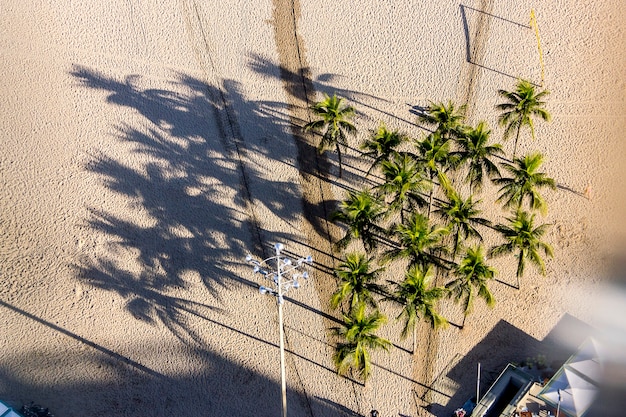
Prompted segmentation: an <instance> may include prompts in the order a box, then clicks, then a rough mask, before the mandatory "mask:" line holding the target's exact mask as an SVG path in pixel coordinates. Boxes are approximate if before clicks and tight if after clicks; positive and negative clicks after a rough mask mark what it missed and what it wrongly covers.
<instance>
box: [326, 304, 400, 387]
mask: <svg viewBox="0 0 626 417" xmlns="http://www.w3.org/2000/svg"><path fill="white" fill-rule="evenodd" d="M386 321H387V319H386V317H385V316H383V315H382V314H381V313H380V312H379V311H378V310H376V311H374V312H373V313H372V314H369V315H367V314H366V312H365V304H359V305H358V306H357V307H356V308H354V309H352V310H351V311H350V314H348V315H344V316H343V324H342V326H341V327H337V328H334V329H333V330H334V332H335V333H336V334H337V335H339V336H342V337H343V338H344V340H345V342H341V343H338V344H337V346H336V348H335V353H334V355H333V361H334V362H335V365H336V366H337V371H338V372H339V374H342V375H343V374H345V373H346V372H347V371H348V370H352V371H354V372H356V373H357V375H358V376H359V377H361V378H363V380H367V378H368V377H369V375H370V373H371V370H372V361H371V359H370V353H369V351H370V349H379V348H382V349H384V350H389V348H390V347H391V342H389V341H388V340H387V339H383V338H381V337H379V336H377V335H376V334H375V332H376V330H378V328H379V327H380V326H382V325H383V324H384V323H386Z"/></svg>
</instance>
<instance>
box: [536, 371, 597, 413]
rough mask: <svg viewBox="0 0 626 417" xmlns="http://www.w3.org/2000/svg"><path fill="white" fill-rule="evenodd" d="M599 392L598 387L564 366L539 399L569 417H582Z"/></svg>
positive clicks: (543, 390) (540, 394)
mask: <svg viewBox="0 0 626 417" xmlns="http://www.w3.org/2000/svg"><path fill="white" fill-rule="evenodd" d="M597 392H598V387H597V385H595V384H594V383H593V382H591V381H589V380H588V379H586V378H584V377H583V376H581V375H580V374H578V373H577V372H576V371H575V370H574V369H571V368H568V367H567V366H564V367H563V368H561V370H560V371H559V372H558V373H557V374H556V375H555V376H554V377H553V378H552V379H551V380H550V382H548V383H547V384H546V386H545V387H544V388H543V389H542V390H541V392H540V393H539V397H540V398H542V399H543V400H544V401H546V402H547V403H549V404H551V405H553V406H554V407H560V410H561V411H562V412H564V413H565V414H567V415H568V416H571V417H582V416H583V415H584V414H585V412H586V411H587V410H588V409H589V407H590V406H591V404H592V403H593V400H594V398H595V396H596V394H597ZM559 397H560V398H559ZM559 404H560V405H559Z"/></svg>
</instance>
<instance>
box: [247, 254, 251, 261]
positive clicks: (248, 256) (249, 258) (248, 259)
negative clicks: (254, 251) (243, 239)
mask: <svg viewBox="0 0 626 417" xmlns="http://www.w3.org/2000/svg"><path fill="white" fill-rule="evenodd" d="M251 260H252V255H250V254H247V255H246V262H250V261H251Z"/></svg>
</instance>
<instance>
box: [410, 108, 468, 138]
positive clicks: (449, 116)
mask: <svg viewBox="0 0 626 417" xmlns="http://www.w3.org/2000/svg"><path fill="white" fill-rule="evenodd" d="M465 109H466V106H465V105H462V106H460V107H459V108H455V105H454V103H453V102H452V101H448V104H447V105H445V104H443V103H433V102H432V101H431V102H430V105H429V106H428V107H427V108H426V111H425V112H424V114H423V115H421V116H419V117H418V121H420V122H422V123H425V124H427V125H429V126H434V127H435V130H436V131H437V132H438V133H439V134H441V136H442V137H443V139H444V140H448V139H450V138H451V137H454V136H457V135H459V134H460V133H461V130H462V122H463V120H464V119H465Z"/></svg>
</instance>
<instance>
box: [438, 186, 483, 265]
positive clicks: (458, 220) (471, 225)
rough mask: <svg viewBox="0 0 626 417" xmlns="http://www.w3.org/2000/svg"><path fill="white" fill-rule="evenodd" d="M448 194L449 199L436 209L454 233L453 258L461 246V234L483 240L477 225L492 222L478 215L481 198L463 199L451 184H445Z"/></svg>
mask: <svg viewBox="0 0 626 417" xmlns="http://www.w3.org/2000/svg"><path fill="white" fill-rule="evenodd" d="M445 191H446V196H447V198H448V201H445V202H443V203H442V204H441V207H440V208H439V209H437V210H436V212H437V213H439V214H440V215H441V217H443V219H444V220H445V221H446V222H447V223H448V227H449V229H450V230H451V231H452V232H453V233H454V249H453V258H454V257H455V255H456V252H457V250H458V248H459V244H460V238H461V235H462V236H463V238H464V239H467V238H468V237H477V238H478V239H480V240H483V237H482V236H481V234H480V233H479V232H478V230H477V229H476V227H475V226H476V225H478V224H482V225H490V224H491V222H490V221H489V220H487V219H484V218H482V217H478V215H479V214H480V210H479V209H478V208H477V206H478V204H479V203H480V200H478V201H474V200H473V197H472V196H469V197H468V198H466V199H463V198H462V197H461V196H460V195H459V194H458V193H457V192H456V191H455V190H454V189H453V188H452V187H451V186H449V185H445Z"/></svg>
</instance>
